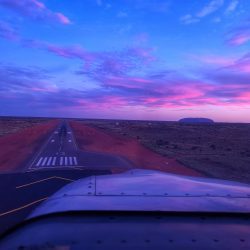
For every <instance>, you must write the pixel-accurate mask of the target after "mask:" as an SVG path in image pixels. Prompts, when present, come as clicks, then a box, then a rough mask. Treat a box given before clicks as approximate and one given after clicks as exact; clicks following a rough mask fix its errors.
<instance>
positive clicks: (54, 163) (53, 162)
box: [52, 157, 56, 166]
mask: <svg viewBox="0 0 250 250" xmlns="http://www.w3.org/2000/svg"><path fill="white" fill-rule="evenodd" d="M55 165H56V157H53V161H52V166H55Z"/></svg>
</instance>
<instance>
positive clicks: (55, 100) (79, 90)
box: [0, 0, 250, 122]
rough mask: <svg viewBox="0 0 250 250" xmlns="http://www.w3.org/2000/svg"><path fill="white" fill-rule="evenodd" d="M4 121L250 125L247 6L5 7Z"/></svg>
mask: <svg viewBox="0 0 250 250" xmlns="http://www.w3.org/2000/svg"><path fill="white" fill-rule="evenodd" d="M0 48H1V57H0V58H1V60H0V97H1V98H0V115H18V116H57V117H83V118H118V119H120V118H122V119H150V120H178V119H180V118H183V117H208V118H212V119H214V120H215V121H226V122H250V1H248V0H0Z"/></svg>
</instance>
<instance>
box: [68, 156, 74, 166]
mask: <svg viewBox="0 0 250 250" xmlns="http://www.w3.org/2000/svg"><path fill="white" fill-rule="evenodd" d="M72 163H73V162H72V157H69V165H72Z"/></svg>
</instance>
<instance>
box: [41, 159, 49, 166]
mask: <svg viewBox="0 0 250 250" xmlns="http://www.w3.org/2000/svg"><path fill="white" fill-rule="evenodd" d="M47 159H48V157H44V159H43V163H42V166H44V165H45V163H46V161H47Z"/></svg>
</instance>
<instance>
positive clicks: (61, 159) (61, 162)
mask: <svg viewBox="0 0 250 250" xmlns="http://www.w3.org/2000/svg"><path fill="white" fill-rule="evenodd" d="M60 165H61V166H62V165H63V157H60Z"/></svg>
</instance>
